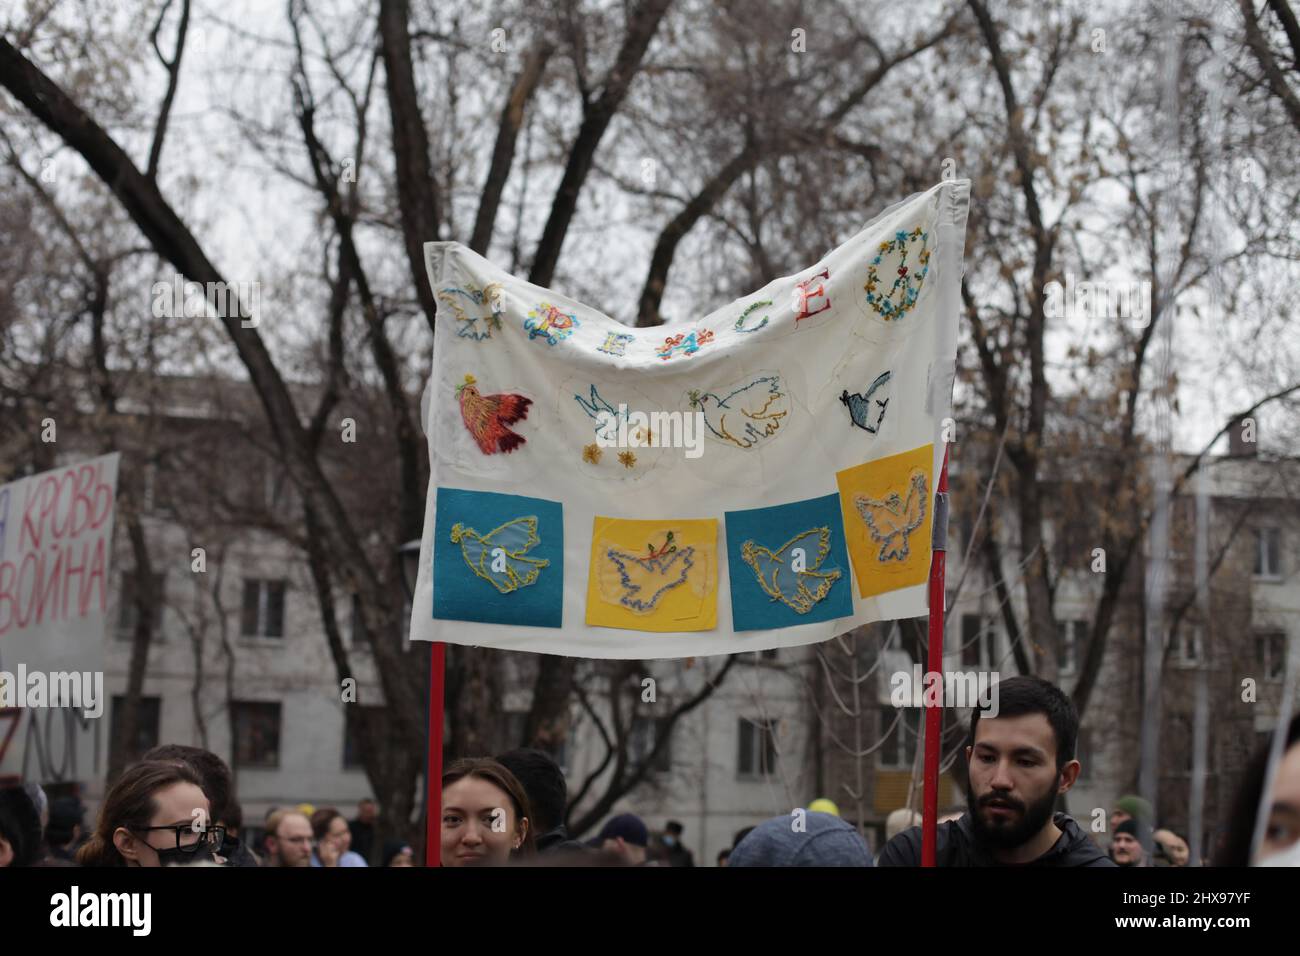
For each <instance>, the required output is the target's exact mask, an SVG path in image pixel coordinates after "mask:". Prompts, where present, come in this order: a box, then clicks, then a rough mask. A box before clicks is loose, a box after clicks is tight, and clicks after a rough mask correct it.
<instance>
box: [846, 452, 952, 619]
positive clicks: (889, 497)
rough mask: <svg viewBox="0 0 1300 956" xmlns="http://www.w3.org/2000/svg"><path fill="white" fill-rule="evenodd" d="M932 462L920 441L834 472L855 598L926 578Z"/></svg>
mask: <svg viewBox="0 0 1300 956" xmlns="http://www.w3.org/2000/svg"><path fill="white" fill-rule="evenodd" d="M933 461H934V446H933V445H922V446H921V447H920V448H914V449H913V450H912V451H905V452H903V453H902V454H899V455H890V456H889V457H887V458H880V459H877V460H876V461H869V462H867V463H866V464H864V465H855V466H854V467H852V468H846V469H845V470H844V471H840V472H836V473H835V481H836V483H837V484H838V485H839V489H840V511H841V512H842V513H843V515H844V537H845V539H846V540H847V541H848V545H849V559H850V560H851V561H852V562H853V574H854V576H855V577H856V578H857V579H858V596H859V597H864V598H865V597H872V596H874V595H876V594H884V593H885V592H886V591H896V590H898V589H899V588H904V587H909V586H911V585H914V584H924V583H925V581H926V579H927V578H928V577H929V574H930V519H931V512H932V511H933V510H934V503H933V498H934V491H933V486H932V484H931V475H930V472H931V469H932V468H933Z"/></svg>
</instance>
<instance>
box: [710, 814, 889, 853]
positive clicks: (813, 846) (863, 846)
mask: <svg viewBox="0 0 1300 956" xmlns="http://www.w3.org/2000/svg"><path fill="white" fill-rule="evenodd" d="M798 822H799V821H798V820H797V818H795V817H794V816H792V815H789V814H786V815H783V816H779V817H773V818H772V819H770V820H765V821H763V822H762V823H760V824H759V825H758V826H756V827H754V829H753V830H751V831H750V832H749V834H748V835H747V836H746V837H745V839H743V840H741V841H740V842H739V843H738V844H736V847H735V849H733V850H732V851H731V857H730V858H729V859H728V860H727V866H871V851H870V850H869V849H868V848H867V843H866V841H865V840H863V839H862V837H861V836H860V835H859V834H858V831H857V830H855V829H854V828H853V827H851V826H849V825H848V824H847V823H845V822H844V821H843V820H841V819H840V818H839V817H833V816H831V815H830V814H829V813H816V812H813V813H808V812H805V813H804V819H803V821H802V822H803V826H801V827H797V824H798Z"/></svg>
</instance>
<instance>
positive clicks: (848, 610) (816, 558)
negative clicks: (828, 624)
mask: <svg viewBox="0 0 1300 956" xmlns="http://www.w3.org/2000/svg"><path fill="white" fill-rule="evenodd" d="M727 565H728V568H729V570H730V578H731V618H732V627H733V628H734V629H735V630H737V631H760V630H769V629H772V628H778V627H793V626H794V625H796V624H811V623H812V622H814V621H833V620H835V619H836V618H840V617H851V616H852V614H853V595H852V592H851V591H850V582H849V578H850V574H851V572H850V569H849V553H848V548H847V547H845V544H844V525H843V522H842V519H841V517H840V499H839V495H833V494H832V495H827V496H826V497H825V498H811V499H809V500H808V501H795V502H792V503H790V504H788V505H776V506H774V507H771V508H752V509H749V510H746V511H728V512H727Z"/></svg>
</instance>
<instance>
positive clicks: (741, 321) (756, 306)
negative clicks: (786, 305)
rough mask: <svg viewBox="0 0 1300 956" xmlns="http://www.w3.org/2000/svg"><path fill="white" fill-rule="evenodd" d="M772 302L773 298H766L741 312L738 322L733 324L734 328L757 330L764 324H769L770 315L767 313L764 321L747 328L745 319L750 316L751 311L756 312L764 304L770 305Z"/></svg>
mask: <svg viewBox="0 0 1300 956" xmlns="http://www.w3.org/2000/svg"><path fill="white" fill-rule="evenodd" d="M771 304H772V300H771V299H764V300H763V301H762V302H755V303H754V304H753V305H751V306H750V307H749V308H747V309H746V310H745V311H744V312H742V313H741V314H740V318H738V319H737V320H736V324H735V325H734V326H733V328H734V329H735V330H736V331H737V332H757V331H758V330H759V329H761V328H762V327H763V326H765V325H767V319H768V317H767V316H766V315H765V316H763V321H762V322H760V323H758V325H756V326H754V327H753V328H750V329H747V328H745V320H746V319H748V318H749V315H750V313H751V312H754V311H756V310H758V309H761V308H763V307H764V306H768V305H771Z"/></svg>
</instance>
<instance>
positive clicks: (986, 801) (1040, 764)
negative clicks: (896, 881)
mask: <svg viewBox="0 0 1300 956" xmlns="http://www.w3.org/2000/svg"><path fill="white" fill-rule="evenodd" d="M990 704H991V705H992V706H990V707H989V708H987V710H985V709H984V708H981V707H976V708H975V709H974V711H973V712H972V713H971V721H970V735H969V737H968V738H967V747H966V762H967V765H968V767H969V771H970V772H969V775H968V782H967V784H966V805H967V812H966V813H964V814H962V816H961V817H960V818H959V819H957V820H952V821H950V822H948V823H944V824H941V825H940V826H939V827H938V828H937V841H936V847H935V849H936V862H937V864H938V865H939V866H1114V865H1115V864H1114V863H1113V862H1112V861H1111V860H1110V859H1109V858H1108V857H1107V856H1106V854H1105V853H1103V852H1102V851H1101V849H1100V848H1099V847H1098V846H1097V845H1096V844H1095V843H1093V842H1092V840H1091V839H1089V838H1088V835H1087V834H1086V833H1084V832H1083V830H1081V829H1080V828H1079V825H1078V824H1077V823H1075V822H1074V820H1073V819H1071V818H1070V817H1069V816H1067V815H1066V814H1064V813H1054V812H1053V810H1054V808H1055V806H1056V800H1057V798H1058V797H1059V796H1060V795H1061V794H1063V793H1065V792H1066V791H1068V790H1069V789H1070V788H1071V787H1072V786H1074V782H1075V780H1077V779H1078V777H1079V769H1080V768H1079V761H1078V760H1076V759H1074V747H1075V742H1076V740H1077V739H1078V735H1079V715H1078V713H1077V712H1076V711H1075V709H1074V704H1072V703H1071V702H1070V699H1069V698H1068V697H1066V696H1065V694H1064V693H1062V691H1061V690H1060V688H1058V687H1056V686H1055V685H1053V684H1050V683H1048V682H1047V681H1045V680H1043V679H1041V678H1038V677H1012V678H1008V679H1007V680H1004V681H1001V682H1000V683H998V684H996V685H994V696H993V698H992V700H991V701H990ZM876 865H877V866H920V865H921V828H920V827H912V828H911V829H910V830H904V831H903V832H902V833H900V834H898V836H896V837H894V839H892V840H890V841H889V843H887V844H886V845H885V849H884V850H883V851H882V852H881V854H880V860H879V862H878V863H877V864H876Z"/></svg>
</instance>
